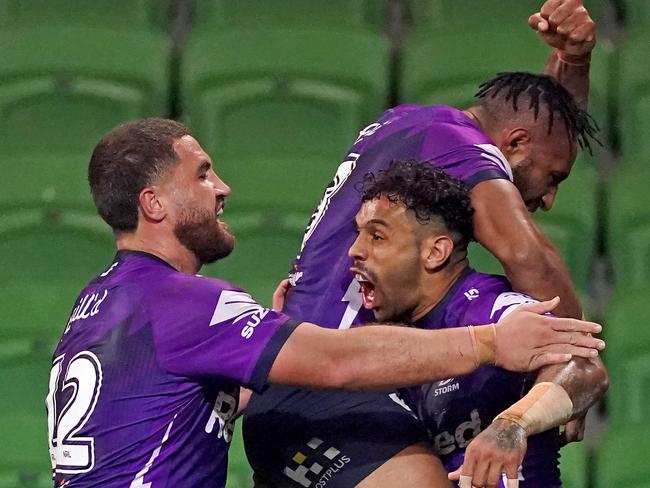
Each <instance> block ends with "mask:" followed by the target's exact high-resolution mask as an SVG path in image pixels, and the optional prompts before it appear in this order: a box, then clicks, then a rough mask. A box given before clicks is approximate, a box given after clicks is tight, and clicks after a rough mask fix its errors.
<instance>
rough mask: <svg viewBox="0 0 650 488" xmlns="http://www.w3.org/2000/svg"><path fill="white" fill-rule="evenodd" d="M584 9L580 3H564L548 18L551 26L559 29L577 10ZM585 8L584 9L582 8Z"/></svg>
mask: <svg viewBox="0 0 650 488" xmlns="http://www.w3.org/2000/svg"><path fill="white" fill-rule="evenodd" d="M580 7H582V5H580V4H579V3H577V2H575V1H568V2H564V3H562V4H561V5H559V6H558V7H557V8H556V9H555V10H554V11H553V13H551V15H549V16H548V18H547V20H548V22H549V23H550V24H551V27H557V26H559V25H560V24H561V23H562V22H564V21H565V20H566V19H568V18H569V17H570V16H571V15H572V14H573V12H575V10H576V9H578V8H580ZM582 8H584V7H582Z"/></svg>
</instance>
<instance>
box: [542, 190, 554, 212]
mask: <svg viewBox="0 0 650 488" xmlns="http://www.w3.org/2000/svg"><path fill="white" fill-rule="evenodd" d="M556 197H557V186H554V187H553V188H551V189H550V190H549V191H548V192H547V193H546V195H544V196H543V197H542V210H544V211H545V212H548V211H549V210H551V208H553V204H554V203H555V198H556Z"/></svg>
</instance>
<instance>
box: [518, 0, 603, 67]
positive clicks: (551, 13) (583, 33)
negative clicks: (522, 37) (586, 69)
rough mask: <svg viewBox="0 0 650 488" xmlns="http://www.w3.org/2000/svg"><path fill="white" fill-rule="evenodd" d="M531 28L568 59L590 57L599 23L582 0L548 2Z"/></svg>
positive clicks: (530, 23)
mask: <svg viewBox="0 0 650 488" xmlns="http://www.w3.org/2000/svg"><path fill="white" fill-rule="evenodd" d="M528 25H529V26H530V27H531V28H532V29H533V30H535V31H536V32H537V34H538V35H539V36H540V37H541V38H542V39H543V40H544V42H546V44H548V45H549V46H551V47H554V48H556V49H558V50H559V51H562V52H563V53H565V54H567V55H569V56H577V57H579V58H581V57H587V56H589V54H590V53H591V51H592V49H593V48H594V46H595V45H596V24H595V23H594V21H593V20H592V19H591V17H590V16H589V12H588V11H587V9H586V8H585V7H584V5H583V0H546V2H544V5H542V8H540V9H539V12H537V13H535V14H533V15H531V16H530V17H529V18H528Z"/></svg>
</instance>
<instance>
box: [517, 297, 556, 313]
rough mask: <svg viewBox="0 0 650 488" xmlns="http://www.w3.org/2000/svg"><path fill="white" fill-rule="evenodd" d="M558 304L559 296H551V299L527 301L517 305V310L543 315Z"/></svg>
mask: <svg viewBox="0 0 650 488" xmlns="http://www.w3.org/2000/svg"><path fill="white" fill-rule="evenodd" d="M559 304H560V297H555V298H552V299H551V300H545V301H543V302H537V303H527V304H525V305H521V306H519V307H517V310H521V311H522V312H533V313H537V314H539V315H544V314H545V313H549V312H552V311H553V310H555V308H556V307H557V306H558V305H559Z"/></svg>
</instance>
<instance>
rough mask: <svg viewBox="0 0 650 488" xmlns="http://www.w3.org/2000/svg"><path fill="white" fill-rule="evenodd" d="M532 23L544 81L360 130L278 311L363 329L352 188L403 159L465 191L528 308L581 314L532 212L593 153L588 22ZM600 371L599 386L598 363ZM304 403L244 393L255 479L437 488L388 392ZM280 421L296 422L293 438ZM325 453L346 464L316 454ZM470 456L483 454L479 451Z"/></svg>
mask: <svg viewBox="0 0 650 488" xmlns="http://www.w3.org/2000/svg"><path fill="white" fill-rule="evenodd" d="M529 25H530V26H531V28H533V29H534V30H535V31H536V32H537V34H538V35H539V36H540V37H541V38H542V39H543V40H544V41H545V42H546V43H547V44H549V45H550V46H551V47H553V48H554V51H553V53H552V55H551V57H550V59H549V61H548V62H547V65H546V67H545V71H544V74H542V75H536V74H530V73H502V74H500V75H498V76H497V77H496V78H494V79H492V80H489V81H487V82H485V83H484V84H482V85H481V87H480V91H479V93H478V103H477V104H476V105H475V106H473V107H471V108H469V109H467V110H464V111H463V110H459V109H456V108H452V107H448V106H417V105H400V106H398V107H395V108H393V109H391V110H388V111H387V112H386V113H384V114H383V115H382V116H381V117H380V118H379V120H377V121H376V122H375V123H373V124H371V125H369V126H368V127H366V128H365V129H363V130H362V131H361V133H360V134H359V137H358V138H357V140H356V141H355V142H354V144H353V146H352V147H351V148H350V149H349V151H348V153H347V155H346V157H345V158H344V160H343V162H342V163H341V165H340V166H339V168H338V170H337V172H336V174H335V176H334V179H333V181H332V182H331V184H330V185H329V186H328V187H327V189H326V190H325V192H324V195H323V198H322V200H321V202H320V204H319V206H318V208H317V209H316V211H315V213H314V215H313V216H312V219H311V221H310V223H309V225H308V227H307V230H306V232H305V236H304V239H303V242H302V246H301V249H300V253H299V255H298V257H297V259H296V261H295V262H294V267H293V271H292V273H291V275H290V280H289V281H290V283H291V285H292V286H291V288H290V289H289V290H288V292H287V294H286V301H285V303H284V310H285V311H286V312H288V313H289V314H290V315H292V316H295V317H299V318H301V319H302V320H307V321H309V322H312V323H317V324H322V325H324V326H326V327H331V328H348V327H351V326H354V325H356V324H359V323H366V322H371V321H373V318H374V317H373V314H372V313H371V312H370V310H372V309H374V308H376V307H375V305H376V304H377V303H378V302H380V301H381V300H382V298H381V293H380V292H378V290H376V289H375V287H374V285H373V284H372V283H371V282H369V281H367V280H363V279H358V278H359V277H358V276H354V275H352V274H351V273H350V271H349V269H350V266H351V261H350V258H349V256H348V254H347V253H348V249H349V248H350V246H351V245H352V243H353V242H354V241H355V238H356V232H355V226H354V218H355V215H356V214H357V212H358V211H359V208H360V199H359V192H358V188H359V185H360V184H361V182H362V181H363V178H364V175H366V174H368V173H374V174H378V173H379V172H380V171H382V170H385V169H386V168H387V167H388V165H389V163H390V161H392V160H402V161H405V160H411V161H419V162H422V163H424V164H426V163H428V164H431V165H432V166H434V167H437V168H440V169H441V170H443V171H444V172H446V173H447V174H449V175H451V176H454V177H456V178H457V179H459V180H461V181H462V182H464V183H465V184H466V185H467V187H468V188H469V189H470V198H471V205H472V207H473V208H474V218H473V224H474V238H475V239H476V240H477V241H478V242H479V243H480V244H482V245H483V246H484V247H486V248H487V249H488V250H489V251H490V252H491V253H492V254H494V255H495V256H496V257H497V258H498V259H499V261H500V262H501V263H502V265H503V268H504V270H505V273H506V275H507V278H508V280H509V282H510V284H511V286H512V289H513V290H515V291H516V292H519V293H524V294H527V295H530V296H533V297H535V298H536V299H548V298H552V297H554V296H556V295H557V296H560V297H561V299H562V302H561V304H560V306H559V307H558V309H557V310H556V313H557V314H558V315H563V316H571V317H580V316H581V315H582V310H581V306H580V302H579V300H578V298H577V294H576V292H575V289H574V287H573V284H572V282H571V278H570V276H569V273H568V271H567V268H566V266H565V265H564V263H563V261H562V259H561V258H560V256H559V254H558V252H557V250H556V248H555V247H554V245H553V244H552V243H551V241H550V240H549V239H548V238H547V237H546V236H545V235H544V233H543V232H542V230H541V229H540V228H539V226H538V225H537V224H536V223H535V221H534V219H533V218H532V215H531V212H534V211H535V210H537V209H540V208H541V209H543V210H550V209H551V207H552V206H553V202H554V200H555V197H556V194H557V191H558V186H559V184H560V183H561V182H562V181H563V180H564V179H566V178H567V177H568V176H569V173H570V171H571V167H572V165H573V162H574V160H575V158H576V154H577V151H578V148H579V147H583V148H586V149H589V147H590V146H589V145H590V139H593V137H594V135H595V132H596V129H595V127H594V124H593V123H592V121H591V118H590V117H589V115H588V114H587V113H586V112H585V107H586V104H587V98H588V88H589V58H590V53H591V50H592V48H593V47H594V44H595V29H594V23H593V21H592V20H591V18H590V17H589V13H588V12H587V10H586V9H585V8H584V6H583V4H582V0H547V1H546V2H545V3H544V4H543V5H542V7H541V9H540V11H539V12H537V13H535V14H534V15H532V16H531V17H530V19H529ZM377 239H378V240H380V239H381V236H377ZM474 298H475V297H474V296H473V295H472V294H468V296H467V300H472V299H474ZM587 367H591V365H590V364H589V365H587V364H585V363H581V362H579V361H573V362H571V363H570V364H569V366H565V369H563V370H562V371H563V372H564V373H563V374H568V375H571V374H574V373H575V374H576V375H577V373H578V372H580V371H583V370H584V369H585V368H587ZM596 369H597V375H600V378H599V380H600V382H602V383H604V382H606V373H605V370H604V368H603V367H602V364H600V363H599V364H598V365H597V367H596ZM558 371H559V370H556V371H553V370H552V369H551V370H550V371H549V373H548V374H550V375H553V374H559V372H558ZM305 395H306V394H303V392H301V391H300V390H295V389H277V388H273V387H272V388H270V389H269V390H267V391H266V392H264V393H263V394H262V395H258V394H254V395H253V396H252V397H251V401H250V404H249V406H248V409H247V411H246V413H245V418H244V441H245V443H246V450H247V454H248V456H249V461H250V462H251V465H252V466H253V468H254V470H255V471H256V473H257V475H258V477H259V478H261V479H264V480H265V481H266V482H267V483H269V484H271V485H278V486H291V487H296V488H299V487H300V486H305V487H306V486H323V487H324V486H327V488H337V487H341V488H344V487H348V486H356V485H359V486H363V483H364V480H368V483H369V485H368V486H382V485H383V486H391V481H390V480H395V479H401V478H403V479H409V480H410V485H409V486H440V485H438V484H436V483H437V481H434V480H436V479H438V478H436V475H434V474H433V473H432V471H431V469H429V470H427V466H429V467H430V466H433V465H434V464H435V463H436V462H437V461H436V458H435V457H434V456H433V455H431V451H430V450H429V448H428V444H427V441H426V437H425V436H423V435H422V432H421V430H420V429H419V428H418V426H415V425H414V424H413V422H412V421H413V417H412V414H411V412H410V411H408V410H406V409H405V408H404V407H403V406H402V405H401V404H400V403H399V402H396V401H395V398H396V397H395V396H394V394H391V395H389V394H373V395H366V396H365V397H360V396H359V395H333V396H329V397H327V398H319V399H318V401H316V402H312V403H310V402H309V401H308V400H307V396H308V395H307V396H305ZM323 412H329V413H331V415H332V416H333V417H335V418H346V419H348V421H346V422H338V423H337V422H330V423H327V422H312V423H309V418H310V416H312V417H314V418H318V416H319V415H322V414H323ZM337 414H339V415H338V416H337ZM278 419H288V420H287V421H288V422H292V421H293V422H295V421H297V419H300V421H301V422H302V421H304V422H305V424H304V425H302V424H301V425H302V427H301V428H299V429H295V430H294V432H297V433H298V434H299V435H297V436H295V437H293V436H292V435H290V434H289V433H288V432H287V430H286V425H287V424H286V422H277V420H278ZM349 419H359V421H358V422H356V423H355V422H353V421H349ZM274 426H275V427H274ZM461 430H462V429H461ZM565 433H566V435H567V437H568V439H569V440H574V439H576V438H579V437H580V435H581V431H580V425H579V424H578V425H577V426H576V424H572V426H571V427H569V426H568V427H567V429H566V431H565ZM476 434H478V431H474V432H473V433H472V436H475V435H476ZM432 435H433V436H434V437H435V435H436V434H435V433H432ZM305 436H306V438H305ZM314 439H316V440H315V441H314ZM350 439H352V441H350V442H348V440H350ZM359 439H365V441H364V442H358V441H359ZM469 440H470V439H463V443H466V442H468V441H469ZM316 444H318V446H320V447H318V446H316ZM484 444H485V443H484ZM330 448H331V449H330ZM312 451H313V452H312ZM321 451H323V452H321ZM335 451H336V452H337V453H339V454H340V456H345V457H346V459H348V460H349V462H347V463H343V464H341V458H340V456H339V455H337V456H330V457H328V456H327V455H322V454H323V453H329V454H333V453H334V452H335ZM296 453H300V454H301V455H300V456H298V455H297V454H296ZM310 453H311V454H310ZM294 455H295V456H297V457H294ZM470 455H471V456H477V457H479V458H482V451H481V450H470ZM305 456H307V458H306V459H305ZM313 456H316V458H317V459H318V462H317V463H316V465H317V466H316V465H314V464H312V461H313V459H312V458H313ZM387 460H388V461H387ZM470 460H471V459H470ZM314 462H315V461H314ZM337 463H338V464H337ZM310 466H311V467H313V468H314V469H311V470H310ZM438 466H439V462H438ZM465 469H466V471H465V472H463V473H462V474H464V475H467V469H469V470H470V474H471V465H469V468H468V467H466V468H465ZM433 471H435V469H434V470H433ZM414 476H420V477H419V478H414ZM464 479H465V480H466V479H467V478H464ZM392 486H395V484H393V485H392Z"/></svg>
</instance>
